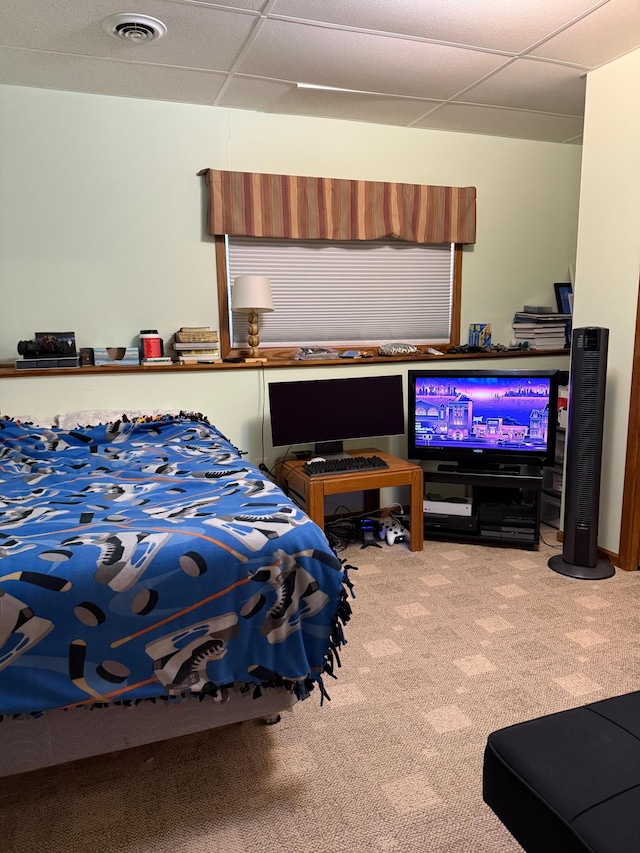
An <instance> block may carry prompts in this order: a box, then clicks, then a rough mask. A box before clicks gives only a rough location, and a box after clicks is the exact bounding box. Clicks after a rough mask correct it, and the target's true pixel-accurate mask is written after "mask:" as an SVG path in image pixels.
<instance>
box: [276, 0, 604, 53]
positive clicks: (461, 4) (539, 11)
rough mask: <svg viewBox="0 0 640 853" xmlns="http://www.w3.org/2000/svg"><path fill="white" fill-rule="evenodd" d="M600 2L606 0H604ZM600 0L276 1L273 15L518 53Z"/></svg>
mask: <svg viewBox="0 0 640 853" xmlns="http://www.w3.org/2000/svg"><path fill="white" fill-rule="evenodd" d="M600 2H602V0H600ZM597 4H598V0H534V2H531V0H516V2H514V0H480V2H473V3H471V4H470V3H469V2H468V0H449V2H446V3H444V2H434V0H431V2H428V0H377V2H375V3H374V2H363V0H350V2H345V0H322V2H321V3H318V0H276V2H275V4H274V6H273V7H272V9H271V13H272V14H274V15H288V16H291V17H295V18H304V19H307V20H313V21H327V22H331V23H334V24H340V25H342V26H351V27H361V28H363V29H370V30H382V31H384V32H392V33H404V34H407V35H413V36H419V37H421V38H428V39H435V40H437V41H447V42H452V43H455V44H467V45H477V46H480V47H488V48H493V49H494V50H505V51H509V52H512V53H519V52H521V51H523V50H525V49H526V48H528V47H530V46H531V45H532V44H534V43H535V42H537V41H539V40H540V39H541V38H543V37H544V36H546V35H548V34H549V33H551V32H554V31H555V30H556V29H557V28H558V27H561V26H564V25H565V24H567V23H568V22H569V21H571V20H573V18H575V17H577V16H578V15H581V14H583V13H584V12H586V11H587V9H590V8H592V7H593V6H596V5H597Z"/></svg>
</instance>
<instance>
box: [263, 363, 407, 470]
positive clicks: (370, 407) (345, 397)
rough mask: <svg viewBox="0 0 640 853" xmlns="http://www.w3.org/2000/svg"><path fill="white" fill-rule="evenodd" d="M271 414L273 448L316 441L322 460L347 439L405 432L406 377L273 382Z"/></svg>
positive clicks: (314, 442)
mask: <svg viewBox="0 0 640 853" xmlns="http://www.w3.org/2000/svg"><path fill="white" fill-rule="evenodd" d="M269 410H270V414H271V439H272V443H273V446H274V447H279V446H284V445H295V444H309V443H312V444H313V445H314V451H315V453H316V454H317V455H319V456H327V455H328V454H329V455H330V454H337V453H341V452H342V451H343V445H342V442H343V441H345V440H347V439H351V438H372V437H374V436H382V435H403V434H404V431H405V419H404V397H403V391H402V376H364V377H358V378H353V379H311V380H302V381H300V382H271V383H270V385H269Z"/></svg>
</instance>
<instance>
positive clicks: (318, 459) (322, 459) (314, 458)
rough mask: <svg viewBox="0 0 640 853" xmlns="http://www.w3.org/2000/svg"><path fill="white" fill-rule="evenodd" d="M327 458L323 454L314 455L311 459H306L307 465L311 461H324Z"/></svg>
mask: <svg viewBox="0 0 640 853" xmlns="http://www.w3.org/2000/svg"><path fill="white" fill-rule="evenodd" d="M326 461H327V460H326V459H325V458H324V456H314V457H313V459H309V460H307V463H306V464H307V465H310V464H311V463H312V462H326Z"/></svg>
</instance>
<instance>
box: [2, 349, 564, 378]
mask: <svg viewBox="0 0 640 853" xmlns="http://www.w3.org/2000/svg"><path fill="white" fill-rule="evenodd" d="M562 355H569V350H566V349H559V350H507V351H506V352H486V353H485V352H474V353H445V354H444V355H422V354H419V355H395V356H373V358H332V359H326V360H325V359H323V360H319V359H318V360H315V359H314V360H310V361H296V360H295V359H291V358H269V359H268V360H267V361H265V362H260V363H253V364H252V363H249V364H247V363H245V362H241V361H240V362H222V363H218V364H166V365H162V366H158V367H143V366H142V365H113V366H110V367H73V368H69V367H61V368H50V369H45V370H17V369H16V368H15V367H14V365H13V362H10V363H5V364H2V363H0V379H17V378H21V379H25V378H28V377H29V376H78V375H81V376H95V375H97V374H100V375H103V376H106V375H109V374H120V375H121V374H130V373H142V374H145V375H147V376H148V375H149V374H151V373H191V372H193V371H203V370H204V371H212V370H262V369H263V368H266V369H267V370H270V369H271V368H277V367H337V366H340V367H345V366H354V365H367V364H407V363H411V364H414V363H416V364H421V363H424V362H430V363H434V362H444V361H447V362H451V361H467V360H469V359H480V358H482V359H497V360H500V359H504V358H536V357H537V356H562Z"/></svg>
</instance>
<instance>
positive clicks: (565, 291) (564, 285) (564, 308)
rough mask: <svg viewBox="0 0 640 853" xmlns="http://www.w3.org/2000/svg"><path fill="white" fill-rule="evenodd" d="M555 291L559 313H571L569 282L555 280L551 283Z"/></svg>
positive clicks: (571, 296)
mask: <svg viewBox="0 0 640 853" xmlns="http://www.w3.org/2000/svg"><path fill="white" fill-rule="evenodd" d="M553 287H554V289H555V292H556V303H557V305H558V313H559V314H572V313H573V288H572V286H571V282H556V283H555V284H554V285H553Z"/></svg>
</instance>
